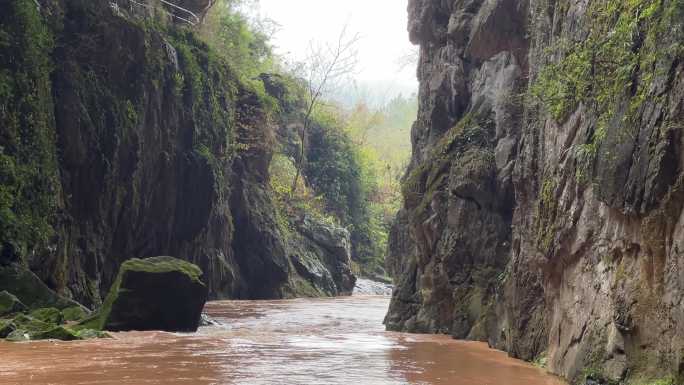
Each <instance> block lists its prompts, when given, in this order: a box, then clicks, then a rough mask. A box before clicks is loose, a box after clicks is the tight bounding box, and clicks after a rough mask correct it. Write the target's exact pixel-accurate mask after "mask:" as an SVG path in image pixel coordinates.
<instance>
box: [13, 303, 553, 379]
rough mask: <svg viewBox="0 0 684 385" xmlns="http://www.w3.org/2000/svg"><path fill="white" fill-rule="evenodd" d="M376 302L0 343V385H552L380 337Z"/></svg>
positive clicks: (260, 307)
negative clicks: (103, 335) (97, 336)
mask: <svg viewBox="0 0 684 385" xmlns="http://www.w3.org/2000/svg"><path fill="white" fill-rule="evenodd" d="M388 302H389V300H388V299H387V298H385V297H349V298H338V299H316V300H311V299H306V300H305V299H300V300H291V301H247V302H239V301H226V302H213V303H209V304H208V305H207V308H206V311H207V312H208V313H209V314H210V315H212V316H213V317H215V318H217V319H218V320H220V321H222V322H224V323H225V324H226V326H220V327H219V326H212V327H206V328H201V329H200V331H199V332H198V333H196V334H171V333H160V332H144V333H143V332H131V333H118V334H115V339H113V340H95V341H82V342H31V343H18V344H17V343H14V344H13V343H7V342H0V384H2V385H5V384H69V385H76V384H89V385H90V384H97V385H104V384H117V385H125V384H164V385H166V384H192V385H204V384H226V385H227V384H240V385H281V384H282V385H297V384H302V385H304V384H306V385H337V384H340V385H341V384H344V385H348V384H351V385H399V384H415V385H433V384H434V385H437V384H444V385H447V384H448V385H523V384H524V385H562V384H563V383H562V382H561V381H559V380H558V379H556V378H554V377H551V376H548V375H546V374H544V373H543V371H541V370H539V369H537V368H534V367H532V366H530V365H528V364H526V363H523V362H521V361H517V360H513V359H510V358H508V357H507V356H506V354H505V353H502V352H498V351H494V350H490V349H488V348H487V346H486V345H485V344H481V343H473V342H459V341H454V340H452V339H450V338H449V337H446V336H424V335H410V334H402V333H389V332H385V331H384V328H383V326H382V323H381V322H382V319H383V316H384V314H385V312H386V310H387V306H388Z"/></svg>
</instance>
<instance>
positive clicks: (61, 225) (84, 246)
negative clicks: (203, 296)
mask: <svg viewBox="0 0 684 385" xmlns="http://www.w3.org/2000/svg"><path fill="white" fill-rule="evenodd" d="M38 3H39V4H40V7H37V6H36V2H35V1H34V0H12V4H13V7H10V8H8V9H12V10H14V9H15V8H17V9H19V8H20V9H22V10H25V13H27V15H24V17H28V19H27V20H29V21H30V23H29V22H28V21H22V22H20V23H17V25H12V26H11V28H9V27H8V29H7V31H8V33H10V35H11V38H10V40H12V42H14V43H13V44H14V45H17V47H14V45H13V46H12V47H13V48H12V50H8V51H6V52H10V53H11V54H12V55H16V57H14V56H12V57H11V58H10V59H11V60H10V59H8V60H5V61H3V63H6V62H10V64H11V63H21V59H22V58H23V56H22V55H25V54H26V52H27V50H25V49H23V48H21V47H19V46H18V45H19V43H21V42H24V41H27V43H26V44H29V45H32V44H33V43H32V42H31V41H30V39H31V37H33V38H35V36H33V35H31V33H33V32H32V31H35V30H40V31H42V32H45V35H46V36H47V38H49V39H46V40H50V41H54V42H55V44H54V46H53V45H50V46H49V47H46V48H45V49H44V50H37V53H36V54H40V58H41V59H44V60H45V62H46V63H48V64H49V65H46V67H48V68H49V71H50V72H49V73H43V74H40V75H41V79H43V78H44V79H45V82H44V83H41V88H40V89H41V91H40V93H39V94H40V95H38V97H39V98H40V100H38V102H36V103H37V104H38V105H39V107H40V108H41V111H44V112H45V114H42V115H41V117H42V118H44V119H43V120H41V121H40V127H41V128H42V129H43V130H45V131H46V135H47V136H49V137H50V138H54V143H53V142H50V143H47V144H44V147H50V146H53V147H54V148H52V147H50V148H41V150H44V151H45V152H46V153H52V154H55V159H56V161H55V162H54V163H55V164H50V166H51V167H52V168H53V169H51V170H47V167H45V168H46V171H45V172H46V173H47V172H48V171H51V172H52V173H51V174H50V175H49V179H50V181H49V183H48V182H46V184H49V186H48V187H49V189H48V188H47V187H46V190H48V192H49V194H46V195H47V196H49V197H51V198H54V206H56V207H55V210H54V212H53V213H52V215H51V213H47V212H46V213H45V214H44V215H45V216H50V218H49V222H50V224H51V226H52V227H53V228H54V234H53V235H51V236H50V237H49V241H46V243H48V244H46V245H41V247H38V246H37V245H33V244H32V245H31V248H32V249H31V250H30V251H27V252H26V253H25V255H14V254H12V253H14V252H13V251H12V252H10V251H9V248H7V247H4V246H3V250H4V251H3V255H2V256H0V262H2V266H0V290H5V289H6V290H8V291H9V292H10V293H12V294H14V295H16V296H17V297H19V299H20V300H22V301H23V302H24V303H25V304H26V305H27V306H29V307H34V304H33V303H32V302H33V301H34V299H33V297H31V298H32V299H31V303H29V302H27V301H26V298H25V296H24V293H23V292H22V291H21V290H23V286H22V285H21V283H22V282H24V283H31V285H32V286H31V287H32V288H33V287H34V286H35V287H40V289H41V293H52V294H51V295H53V296H54V292H57V293H59V294H60V297H59V298H60V299H64V297H66V298H73V299H74V300H76V301H78V302H80V303H82V304H84V305H86V306H88V307H89V308H92V309H95V308H97V307H99V306H100V305H101V303H102V300H103V299H104V297H105V296H106V295H107V293H108V290H109V288H110V287H111V286H112V284H113V283H114V281H115V279H116V276H117V271H118V270H119V267H120V266H121V264H122V263H124V262H125V261H126V260H127V259H129V258H132V257H135V258H145V257H150V256H155V255H171V256H177V257H180V258H183V259H185V260H187V261H189V262H191V263H194V264H196V265H198V266H199V267H200V268H201V269H202V271H203V272H204V282H205V283H206V285H207V287H208V289H209V296H210V298H283V297H291V296H299V295H337V294H341V293H345V292H347V291H350V290H351V287H353V282H350V281H352V280H353V275H351V273H350V269H349V267H348V266H347V265H346V264H345V263H341V264H338V263H337V262H335V261H337V260H338V259H339V258H338V257H339V255H337V254H336V253H337V251H334V250H333V251H332V252H330V251H328V250H327V249H326V248H324V247H320V246H317V245H316V244H315V242H313V241H311V240H309V239H308V238H306V237H304V236H303V235H302V234H300V233H299V232H296V234H294V235H293V236H292V237H289V236H287V234H283V233H282V231H281V229H279V228H278V224H277V223H276V221H275V217H276V215H275V210H274V207H273V201H272V195H271V194H270V185H269V182H268V179H269V175H268V165H269V162H270V159H271V155H272V151H273V147H274V146H273V144H272V143H271V142H270V141H269V138H270V135H271V133H272V130H273V129H274V128H273V127H271V124H272V123H271V122H270V120H269V119H267V118H266V115H265V111H264V110H265V108H264V106H263V105H262V104H261V101H260V99H259V97H257V96H256V95H254V93H253V92H250V91H249V90H248V89H246V87H243V85H242V84H241V83H240V81H239V80H238V79H236V77H235V76H234V74H233V72H232V71H230V70H229V69H228V67H227V66H226V65H225V63H224V62H223V61H222V60H218V59H216V57H215V55H212V54H209V51H210V48H209V47H207V46H206V45H205V44H204V43H203V42H202V41H201V40H200V39H198V38H197V36H195V35H193V33H192V31H190V30H188V29H184V28H183V29H178V30H175V29H174V27H173V26H171V25H169V26H168V27H169V29H166V30H164V31H162V30H156V29H155V28H154V27H150V28H147V27H143V26H142V25H141V24H140V23H139V22H138V20H136V19H135V18H136V17H138V15H134V14H129V13H130V12H129V9H128V8H127V9H123V8H124V7H121V4H119V5H120V7H119V8H118V9H117V8H116V7H111V6H110V2H109V1H106V0H94V1H80V0H64V1H51V0H50V1H48V0H41V1H39V2H38ZM210 3H211V2H209V1H205V0H193V1H190V0H188V1H185V2H183V4H184V5H186V6H187V7H191V8H192V9H197V10H199V9H202V8H203V7H206V6H208V5H210ZM14 5H16V7H15V6H14ZM148 16H149V15H148ZM13 19H14V18H13V17H11V16H10V17H6V18H4V19H3V22H4V21H5V20H13ZM4 30H5V26H4V25H3V31H4ZM15 35H16V36H15ZM24 36H28V37H26V38H25V37H24ZM41 47H42V46H41ZM32 60H33V59H32ZM26 67H31V68H28V69H26ZM25 69H26V70H27V71H29V70H33V69H34V68H33V66H18V67H17V66H14V64H12V66H9V64H3V68H0V71H5V70H7V71H9V72H8V73H9V74H14V72H16V71H23V70H25ZM46 71H47V70H46ZM30 75H31V76H34V77H36V76H38V74H33V73H31V74H30ZM8 76H9V75H8ZM34 88H35V87H33V88H31V87H27V90H24V91H21V90H19V89H17V91H16V92H17V93H18V94H17V95H12V96H13V97H15V98H16V99H17V100H23V99H22V98H24V97H26V95H23V94H20V92H33V91H31V90H33V89H34ZM13 90H14V89H13ZM8 108H13V107H8ZM35 119H38V118H35ZM253 143H257V144H259V145H252V144H253ZM5 144H6V143H5V139H4V137H3V138H0V146H4V145H5ZM238 148H240V150H239V151H238V150H237V149H238ZM57 154H59V155H58V156H57ZM47 177H48V176H46V178H47ZM42 214H43V213H41V215H42ZM290 238H291V239H290ZM343 238H344V237H343ZM43 246H44V247H43ZM293 250H304V252H306V253H307V254H306V258H304V257H302V258H299V260H301V261H305V262H306V263H301V264H299V266H295V262H293V260H295V259H296V258H295V256H296V255H298V252H294V251H293ZM4 254H11V255H9V256H5V255H4ZM328 254H330V255H328ZM302 255H303V254H302ZM10 257H11V258H10ZM10 262H12V263H14V264H10ZM333 262H334V263H333ZM21 263H23V264H24V265H28V267H29V268H30V270H28V269H26V266H24V265H21ZM8 264H9V265H8ZM5 265H8V266H9V267H5ZM307 266H308V267H307ZM345 266H346V267H345ZM15 267H16V268H19V267H21V269H23V270H22V271H21V272H19V271H18V270H17V271H14V270H11V269H14V268H15ZM5 273H7V274H10V275H12V278H11V280H8V279H9V278H5ZM20 273H21V274H20ZM33 273H35V275H34V274H33ZM303 276H307V277H313V278H311V279H308V278H303ZM15 278H16V279H15ZM302 282H304V284H301V285H300V284H299V283H302ZM33 283H40V285H42V286H40V285H38V286H36V285H33ZM17 288H18V289H17ZM48 290H49V291H48ZM29 294H31V293H29ZM34 294H35V293H34ZM34 294H31V295H34ZM35 297H36V298H37V299H38V300H39V302H41V303H37V304H36V306H37V307H58V308H63V307H71V306H75V305H77V304H76V303H74V302H71V301H69V302H68V303H64V304H63V305H64V306H62V305H60V306H55V305H54V304H53V303H52V302H54V301H53V298H52V297H50V298H48V297H44V296H43V295H42V294H41V295H35Z"/></svg>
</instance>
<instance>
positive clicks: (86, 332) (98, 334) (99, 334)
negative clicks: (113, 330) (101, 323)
mask: <svg viewBox="0 0 684 385" xmlns="http://www.w3.org/2000/svg"><path fill="white" fill-rule="evenodd" d="M76 335H77V336H78V337H79V338H82V339H84V340H89V339H94V338H112V336H111V335H109V334H108V333H106V332H103V331H100V330H93V329H81V330H79V331H77V332H76Z"/></svg>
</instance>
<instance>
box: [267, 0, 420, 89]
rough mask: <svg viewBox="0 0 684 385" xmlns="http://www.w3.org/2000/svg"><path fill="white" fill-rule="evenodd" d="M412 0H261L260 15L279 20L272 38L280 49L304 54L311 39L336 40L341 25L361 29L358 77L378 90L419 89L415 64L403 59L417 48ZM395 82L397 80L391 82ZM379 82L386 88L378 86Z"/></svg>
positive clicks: (295, 55) (279, 50)
mask: <svg viewBox="0 0 684 385" xmlns="http://www.w3.org/2000/svg"><path fill="white" fill-rule="evenodd" d="M407 2H408V0H344V1H340V0H293V1H284V0H260V1H259V3H260V7H261V15H262V16H264V17H268V18H270V19H272V20H274V21H275V22H277V23H278V24H279V25H280V28H279V30H278V32H277V33H276V35H275V36H274V38H273V42H274V44H275V45H276V47H277V52H278V53H279V54H287V56H289V57H290V58H293V57H294V58H302V57H304V56H305V54H306V50H307V47H308V46H309V42H310V41H312V40H314V41H322V42H326V41H335V40H336V38H337V37H338V36H339V33H340V31H341V29H342V27H343V26H344V25H345V24H348V30H349V31H350V32H358V33H359V34H360V36H361V41H360V42H359V68H358V71H359V73H358V76H357V79H358V80H359V81H360V82H361V83H362V84H365V85H366V86H368V85H371V86H373V88H375V90H373V92H375V93H378V92H383V93H391V94H396V93H398V92H403V93H404V94H408V93H410V92H412V91H415V89H416V88H417V81H416V75H415V68H412V67H411V66H409V67H407V68H404V70H402V71H400V65H399V63H398V62H399V59H400V58H401V57H402V56H403V55H406V53H407V52H409V51H410V50H411V48H412V45H411V43H410V42H409V41H408V33H407V32H406V20H407V15H406V5H407ZM390 85H393V86H390ZM378 88H382V90H379V89H378Z"/></svg>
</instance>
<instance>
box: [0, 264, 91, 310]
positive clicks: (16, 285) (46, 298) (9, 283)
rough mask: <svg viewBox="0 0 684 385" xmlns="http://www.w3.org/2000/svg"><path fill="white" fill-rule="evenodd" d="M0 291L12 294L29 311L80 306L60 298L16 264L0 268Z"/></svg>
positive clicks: (25, 269)
mask: <svg viewBox="0 0 684 385" xmlns="http://www.w3.org/2000/svg"><path fill="white" fill-rule="evenodd" d="M0 290H5V291H7V292H9V293H12V294H13V295H14V296H16V297H17V298H18V299H19V300H20V301H21V302H22V303H24V304H25V305H26V306H27V307H28V308H30V309H40V308H46V307H54V308H57V309H65V308H68V307H74V306H79V307H80V306H81V305H80V304H78V303H77V302H75V301H72V300H70V299H67V298H64V297H61V296H60V295H58V294H57V293H55V292H54V291H53V290H51V289H50V288H49V287H47V285H45V283H43V281H41V280H40V278H38V277H37V276H36V275H35V274H33V273H32V272H31V271H30V270H28V269H27V268H25V267H23V266H21V265H18V264H12V265H8V266H0Z"/></svg>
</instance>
